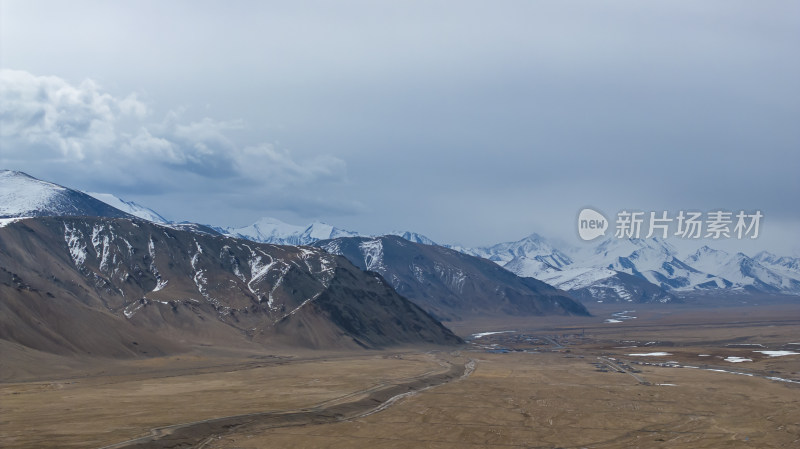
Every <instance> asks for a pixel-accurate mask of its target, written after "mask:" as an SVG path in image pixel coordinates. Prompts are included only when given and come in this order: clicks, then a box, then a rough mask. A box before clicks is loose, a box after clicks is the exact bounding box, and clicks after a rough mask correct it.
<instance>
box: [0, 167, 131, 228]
mask: <svg viewBox="0 0 800 449" xmlns="http://www.w3.org/2000/svg"><path fill="white" fill-rule="evenodd" d="M43 216H95V217H117V218H130V217H131V216H130V215H129V214H127V213H125V212H123V211H121V210H119V209H117V208H115V207H112V206H110V205H108V204H106V203H104V202H102V201H100V200H97V199H95V198H92V197H91V196H89V195H87V194H85V193H83V192H79V191H77V190H72V189H69V188H66V187H63V186H60V185H58V184H53V183H52V182H47V181H42V180H39V179H36V178H34V177H33V176H30V175H28V174H26V173H23V172H20V171H13V170H2V171H0V218H15V217H43Z"/></svg>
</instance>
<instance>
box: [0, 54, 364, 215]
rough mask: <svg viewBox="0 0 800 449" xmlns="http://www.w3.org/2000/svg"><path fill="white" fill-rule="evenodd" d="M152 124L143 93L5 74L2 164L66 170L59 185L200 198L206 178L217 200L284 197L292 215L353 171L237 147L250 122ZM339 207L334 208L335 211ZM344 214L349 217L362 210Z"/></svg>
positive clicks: (1, 75) (174, 114)
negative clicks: (30, 163)
mask: <svg viewBox="0 0 800 449" xmlns="http://www.w3.org/2000/svg"><path fill="white" fill-rule="evenodd" d="M152 116H153V114H152V112H151V108H150V107H149V106H148V105H147V104H145V103H144V102H143V101H141V100H140V99H139V98H138V97H137V95H136V94H135V93H132V94H129V95H127V96H125V97H117V96H114V95H112V94H110V93H109V92H106V91H105V90H104V89H103V88H102V86H100V85H99V84H98V83H96V82H94V81H92V80H90V79H87V80H84V81H82V82H81V83H79V84H72V83H70V82H68V81H66V80H64V79H62V78H59V77H56V76H39V75H35V74H32V73H29V72H27V71H22V70H9V69H2V70H0V138H2V148H3V151H2V155H0V165H2V166H3V167H8V168H18V167H19V166H24V165H25V162H27V161H31V160H36V161H37V164H38V166H39V167H41V168H45V171H48V170H51V171H52V170H57V171H58V172H59V174H58V176H54V178H56V179H59V180H60V181H61V182H63V183H68V182H69V183H74V185H78V186H81V187H83V188H87V189H95V190H97V189H98V188H101V187H102V184H104V183H105V184H107V185H109V186H114V188H115V190H118V189H119V186H127V187H128V188H129V189H130V190H131V191H132V192H142V191H147V192H152V193H161V194H166V195H170V194H173V195H181V194H184V193H192V192H189V191H196V190H197V189H198V185H199V184H198V178H199V180H200V181H202V179H207V180H209V181H211V180H213V183H207V186H208V187H209V188H210V189H213V191H214V193H215V194H218V195H229V196H231V197H237V196H243V195H247V196H249V198H250V199H252V200H253V201H256V202H257V201H261V202H262V203H263V202H266V205H269V203H270V201H269V200H270V198H269V197H271V198H283V200H280V201H277V202H278V203H279V204H278V205H277V207H278V208H286V209H291V208H292V203H293V202H292V201H291V198H293V197H296V200H297V201H296V204H298V205H302V204H318V203H325V201H324V199H323V198H320V195H319V194H318V193H317V192H320V191H323V190H324V187H325V186H326V185H329V184H336V183H343V182H346V165H345V163H344V161H343V160H341V159H339V158H337V157H334V156H331V155H324V154H323V155H317V156H313V157H308V158H303V159H298V158H296V157H294V155H293V154H292V153H291V152H290V151H289V150H288V149H286V148H280V147H279V146H276V145H275V144H272V143H267V142H264V143H258V144H255V145H240V144H238V143H237V142H236V141H235V139H233V138H232V137H231V134H232V133H234V132H236V131H237V130H240V129H242V128H244V126H245V125H244V123H243V121H242V120H228V121H220V120H216V119H212V118H208V117H206V118H202V119H200V120H194V121H187V120H185V119H184V118H183V114H182V111H180V110H172V111H170V112H169V113H168V114H167V115H166V117H164V118H163V119H161V120H154V118H153V117H152ZM35 175H39V176H42V177H48V176H52V174H51V173H35ZM51 179H52V178H51ZM98 183H99V184H100V185H99V186H98V185H97V184H98ZM200 185H202V184H200ZM304 189H310V191H304ZM323 196H324V195H323ZM239 202H240V203H246V201H241V199H240V200H239ZM338 203H341V201H330V202H328V203H327V204H328V209H331V208H332V209H333V210H336V209H337V206H336V204H338ZM342 207H343V208H344V209H343V211H344V212H347V210H349V209H352V208H353V207H357V205H355V204H351V205H349V206H348V205H346V204H343V205H342Z"/></svg>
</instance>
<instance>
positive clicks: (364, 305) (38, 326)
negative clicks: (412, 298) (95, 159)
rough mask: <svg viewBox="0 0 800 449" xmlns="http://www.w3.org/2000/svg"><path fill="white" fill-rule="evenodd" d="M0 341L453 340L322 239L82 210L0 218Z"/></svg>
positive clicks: (108, 345) (76, 346)
mask: <svg viewBox="0 0 800 449" xmlns="http://www.w3.org/2000/svg"><path fill="white" fill-rule="evenodd" d="M0 339H5V340H8V341H11V342H15V343H19V344H22V345H25V346H28V347H31V348H35V349H38V350H42V351H47V352H53V353H59V354H70V353H82V354H85V353H91V354H93V355H101V356H110V357H129V356H138V355H144V354H146V355H158V354H165V353H171V352H175V351H178V350H180V349H182V348H186V347H188V346H192V345H199V344H204V345H207V344H211V345H216V344H221V343H225V344H261V345H263V344H276V343H281V344H288V345H301V346H305V347H311V348H354V347H370V348H373V347H382V346H390V345H397V344H420V343H429V344H451V343H458V342H459V341H460V340H459V339H458V338H457V337H455V336H454V335H453V334H452V333H451V332H450V331H449V330H447V329H446V328H444V327H443V326H442V325H441V324H440V323H439V322H437V321H436V320H435V319H433V318H432V317H430V316H429V315H427V314H426V313H425V312H423V311H422V310H421V309H420V308H418V307H416V306H414V305H413V304H411V303H409V302H408V300H406V299H405V298H403V297H401V296H399V295H398V294H397V293H396V292H394V291H393V290H392V289H391V288H390V287H388V286H387V285H386V284H385V283H384V282H383V281H382V280H381V279H380V278H378V277H376V276H374V275H370V274H367V273H364V272H362V271H361V270H359V269H358V268H356V267H354V266H353V265H352V264H351V263H349V262H348V261H347V260H346V259H344V258H343V257H339V256H335V255H331V254H328V253H326V252H324V251H322V250H320V249H317V248H309V247H290V246H276V245H269V244H258V243H253V242H248V241H243V240H238V239H233V238H228V237H221V236H214V235H209V234H198V233H192V232H187V231H181V230H176V229H171V228H167V227H164V226H160V225H155V224H153V223H150V222H145V221H140V220H133V221H132V220H129V219H116V218H89V217H42V218H34V219H27V220H23V221H20V222H15V223H11V224H9V225H7V226H5V227H3V228H0Z"/></svg>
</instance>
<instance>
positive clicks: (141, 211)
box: [85, 192, 169, 223]
mask: <svg viewBox="0 0 800 449" xmlns="http://www.w3.org/2000/svg"><path fill="white" fill-rule="evenodd" d="M85 193H86V194H87V195H89V196H91V197H92V198H94V199H98V200H100V201H102V202H104V203H106V204H108V205H110V206H114V207H116V208H117V209H119V210H121V211H123V212H127V213H129V214H131V215H133V216H136V217H139V218H142V219H145V220H147V221H152V222H153V223H169V220H167V219H166V218H164V217H162V216H161V215H160V214H159V213H158V212H156V211H154V210H153V209H150V208H149V207H145V206H142V205H141V204H138V203H135V202H133V201H125V200H123V199H122V198H119V197H117V196H114V195H112V194H110V193H97V192H85Z"/></svg>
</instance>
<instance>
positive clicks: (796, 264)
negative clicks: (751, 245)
mask: <svg viewBox="0 0 800 449" xmlns="http://www.w3.org/2000/svg"><path fill="white" fill-rule="evenodd" d="M753 259H755V260H756V261H757V262H759V263H760V264H761V265H763V266H765V267H767V268H769V269H770V270H772V271H775V272H778V273H782V274H785V275H787V276H790V277H793V278H795V279H800V257H788V256H776V255H775V254H772V253H770V252H767V251H761V252H760V253H758V254H756V255H755V257H753Z"/></svg>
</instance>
